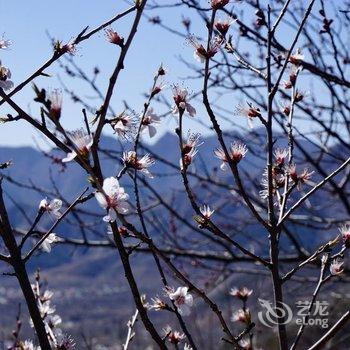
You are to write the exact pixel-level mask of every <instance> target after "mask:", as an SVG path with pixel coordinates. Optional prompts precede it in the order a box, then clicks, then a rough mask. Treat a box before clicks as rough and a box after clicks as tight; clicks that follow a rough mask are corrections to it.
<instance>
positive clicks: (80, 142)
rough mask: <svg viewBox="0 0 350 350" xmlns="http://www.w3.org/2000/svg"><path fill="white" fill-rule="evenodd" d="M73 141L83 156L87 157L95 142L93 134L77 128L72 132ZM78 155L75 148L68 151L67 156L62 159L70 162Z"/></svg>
mask: <svg viewBox="0 0 350 350" xmlns="http://www.w3.org/2000/svg"><path fill="white" fill-rule="evenodd" d="M71 141H72V142H73V144H74V145H75V147H76V149H77V151H78V153H79V154H80V156H81V157H83V158H87V157H88V155H89V152H90V148H91V146H92V144H93V142H94V140H93V137H92V135H88V134H87V133H86V132H85V131H84V130H83V129H79V130H76V131H74V132H72V133H71ZM76 156H77V153H76V151H75V150H73V151H72V152H69V153H67V157H66V158H64V159H62V162H70V161H72V160H73V159H74V158H75V157H76Z"/></svg>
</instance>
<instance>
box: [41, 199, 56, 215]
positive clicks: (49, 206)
mask: <svg viewBox="0 0 350 350" xmlns="http://www.w3.org/2000/svg"><path fill="white" fill-rule="evenodd" d="M61 208H62V201H61V200H60V199H57V198H54V199H52V200H51V201H48V199H47V198H44V199H42V200H41V201H40V204H39V210H41V211H43V212H46V213H49V214H52V215H53V216H54V217H55V218H59V217H60V216H61V212H60V210H61Z"/></svg>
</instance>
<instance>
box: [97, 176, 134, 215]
mask: <svg viewBox="0 0 350 350" xmlns="http://www.w3.org/2000/svg"><path fill="white" fill-rule="evenodd" d="M102 189H103V191H104V193H101V192H96V193H95V198H96V200H97V202H98V204H99V205H100V206H101V207H102V208H103V209H106V210H108V215H106V216H105V217H104V218H103V220H104V221H107V222H108V221H114V220H115V219H116V213H115V211H117V212H118V213H121V214H125V213H127V212H128V210H129V205H128V203H127V200H128V199H129V195H128V194H127V193H125V191H124V188H123V187H120V186H119V182H118V180H117V179H116V178H115V177H108V178H106V179H105V180H104V181H103V186H102Z"/></svg>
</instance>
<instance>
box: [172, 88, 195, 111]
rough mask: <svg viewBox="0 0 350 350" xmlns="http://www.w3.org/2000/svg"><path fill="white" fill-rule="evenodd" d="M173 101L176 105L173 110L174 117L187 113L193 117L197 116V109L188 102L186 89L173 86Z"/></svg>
mask: <svg viewBox="0 0 350 350" xmlns="http://www.w3.org/2000/svg"><path fill="white" fill-rule="evenodd" d="M172 90H173V99H174V102H175V105H174V106H173V108H172V113H173V114H174V115H179V114H183V113H184V112H185V111H186V112H187V113H188V114H189V115H190V116H191V117H194V116H195V115H196V110H195V108H194V107H193V106H192V105H191V104H190V103H189V102H188V101H187V99H188V91H187V90H186V89H183V88H180V87H179V86H178V85H173V86H172Z"/></svg>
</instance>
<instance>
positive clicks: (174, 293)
mask: <svg viewBox="0 0 350 350" xmlns="http://www.w3.org/2000/svg"><path fill="white" fill-rule="evenodd" d="M165 295H166V296H167V297H168V298H169V299H170V300H171V301H172V302H173V304H174V305H175V306H176V309H177V311H178V312H179V314H180V315H182V316H188V315H190V313H191V307H192V306H193V296H192V294H191V293H189V292H188V287H178V288H177V289H176V290H175V289H174V288H173V287H166V288H165ZM147 308H148V309H150V310H156V311H159V310H171V308H170V307H169V306H168V305H167V304H166V303H165V302H164V301H163V300H162V299H160V298H159V297H156V298H153V299H152V304H147Z"/></svg>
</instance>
